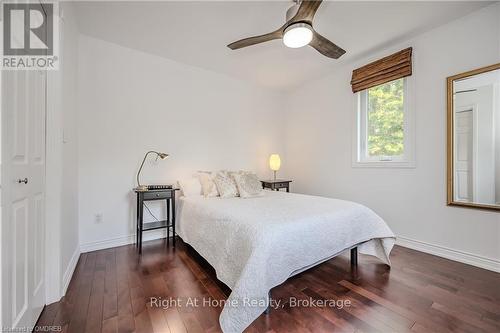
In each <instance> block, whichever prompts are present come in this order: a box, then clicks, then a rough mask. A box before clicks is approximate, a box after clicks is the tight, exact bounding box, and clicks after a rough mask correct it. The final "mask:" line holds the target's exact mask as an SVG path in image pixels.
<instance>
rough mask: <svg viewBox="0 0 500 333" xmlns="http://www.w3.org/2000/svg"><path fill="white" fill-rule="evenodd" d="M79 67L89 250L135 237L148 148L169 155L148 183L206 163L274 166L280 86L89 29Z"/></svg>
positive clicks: (279, 142) (210, 166) (264, 171)
mask: <svg viewBox="0 0 500 333" xmlns="http://www.w3.org/2000/svg"><path fill="white" fill-rule="evenodd" d="M78 70H79V72H78V77H79V79H78V80H79V81H78V91H79V96H78V101H79V103H78V104H79V114H78V130H79V142H78V166H79V171H78V183H79V184H78V186H79V210H80V212H79V220H80V243H81V245H82V250H84V251H87V250H91V249H96V248H103V247H109V246H114V245H117V244H124V243H127V242H130V241H131V240H132V239H133V236H132V235H133V233H135V230H134V228H135V197H134V194H133V193H132V192H131V190H132V188H133V187H134V186H135V174H136V172H137V169H138V168H139V165H140V162H141V160H142V158H143V155H144V153H145V152H146V151H147V150H150V149H153V150H158V151H163V152H166V153H169V154H170V155H171V157H170V158H169V159H167V160H165V161H160V162H158V164H157V165H151V164H150V163H146V165H145V169H144V171H143V174H144V177H143V181H144V183H155V182H156V183H158V182H159V183H171V182H174V181H176V180H178V179H179V178H182V177H186V176H190V175H191V174H193V172H195V171H196V170H200V169H201V170H214V169H221V168H224V169H253V170H255V171H257V172H258V173H259V174H260V175H261V176H270V173H269V171H268V168H267V158H268V156H269V154H271V153H273V152H278V153H281V154H283V138H282V133H283V129H282V127H281V126H280V125H281V122H280V120H282V118H281V117H280V116H279V115H280V110H282V105H281V103H282V100H283V96H281V95H279V94H276V93H269V92H267V91H266V90H263V89H261V88H257V87H255V86H252V85H250V84H247V83H243V82H240V81H237V80H235V79H232V78H229V77H227V76H224V75H220V74H216V73H213V72H209V71H206V70H202V69H199V68H195V67H191V66H187V65H183V64H180V63H177V62H174V61H170V60H168V59H165V58H161V57H157V56H153V55H149V54H146V53H142V52H139V51H135V50H132V49H128V48H124V47H121V46H118V45H115V44H111V43H109V42H105V41H102V40H98V39H94V38H91V37H88V36H84V35H81V37H80V43H79V66H78ZM150 204H151V205H152V203H150ZM95 214H102V217H103V222H102V223H100V224H96V223H95ZM145 218H148V216H147V213H145Z"/></svg>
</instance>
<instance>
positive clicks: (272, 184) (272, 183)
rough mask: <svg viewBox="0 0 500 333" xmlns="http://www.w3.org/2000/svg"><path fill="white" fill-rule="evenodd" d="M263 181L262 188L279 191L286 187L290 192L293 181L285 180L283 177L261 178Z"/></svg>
mask: <svg viewBox="0 0 500 333" xmlns="http://www.w3.org/2000/svg"><path fill="white" fill-rule="evenodd" d="M260 182H261V183H262V188H269V189H271V190H273V191H275V190H276V191H279V190H280V189H282V188H284V189H286V191H287V192H290V183H291V182H292V181H291V180H283V179H276V180H261V181H260Z"/></svg>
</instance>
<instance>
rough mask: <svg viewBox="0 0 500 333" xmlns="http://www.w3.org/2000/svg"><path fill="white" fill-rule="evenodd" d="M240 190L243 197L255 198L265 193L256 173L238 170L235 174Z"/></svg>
mask: <svg viewBox="0 0 500 333" xmlns="http://www.w3.org/2000/svg"><path fill="white" fill-rule="evenodd" d="M233 178H234V181H235V182H236V186H237V187H238V192H239V193H240V197H242V198H254V197H260V196H262V195H264V191H263V190H262V184H261V183H260V181H259V178H258V177H257V175H256V174H255V173H252V172H238V173H234V174H233Z"/></svg>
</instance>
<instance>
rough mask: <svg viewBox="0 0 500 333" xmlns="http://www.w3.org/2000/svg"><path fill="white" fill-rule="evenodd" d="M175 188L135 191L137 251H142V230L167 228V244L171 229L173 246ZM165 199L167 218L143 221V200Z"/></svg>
mask: <svg viewBox="0 0 500 333" xmlns="http://www.w3.org/2000/svg"><path fill="white" fill-rule="evenodd" d="M178 190H179V189H177V188H169V189H161V190H149V191H137V190H136V189H134V192H135V193H137V225H136V240H135V244H136V246H137V247H138V248H139V253H142V233H143V232H144V231H149V230H156V229H164V228H166V229H167V245H168V244H169V236H170V229H172V244H173V246H174V248H175V191H178ZM151 200H165V202H166V204H167V219H166V220H160V221H155V222H148V223H144V221H143V211H144V201H151Z"/></svg>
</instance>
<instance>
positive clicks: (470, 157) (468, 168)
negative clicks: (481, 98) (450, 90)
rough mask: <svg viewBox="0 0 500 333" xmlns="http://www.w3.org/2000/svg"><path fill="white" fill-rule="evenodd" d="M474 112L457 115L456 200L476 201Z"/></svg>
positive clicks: (468, 111)
mask: <svg viewBox="0 0 500 333" xmlns="http://www.w3.org/2000/svg"><path fill="white" fill-rule="evenodd" d="M473 125H474V117H473V110H472V109H469V110H464V111H460V112H457V113H455V133H456V134H455V154H454V155H455V163H454V165H455V182H456V183H455V200H456V201H463V202H473V201H474V176H473V175H474V174H473V172H474V170H473V161H474V131H473V129H474V126H473Z"/></svg>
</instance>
